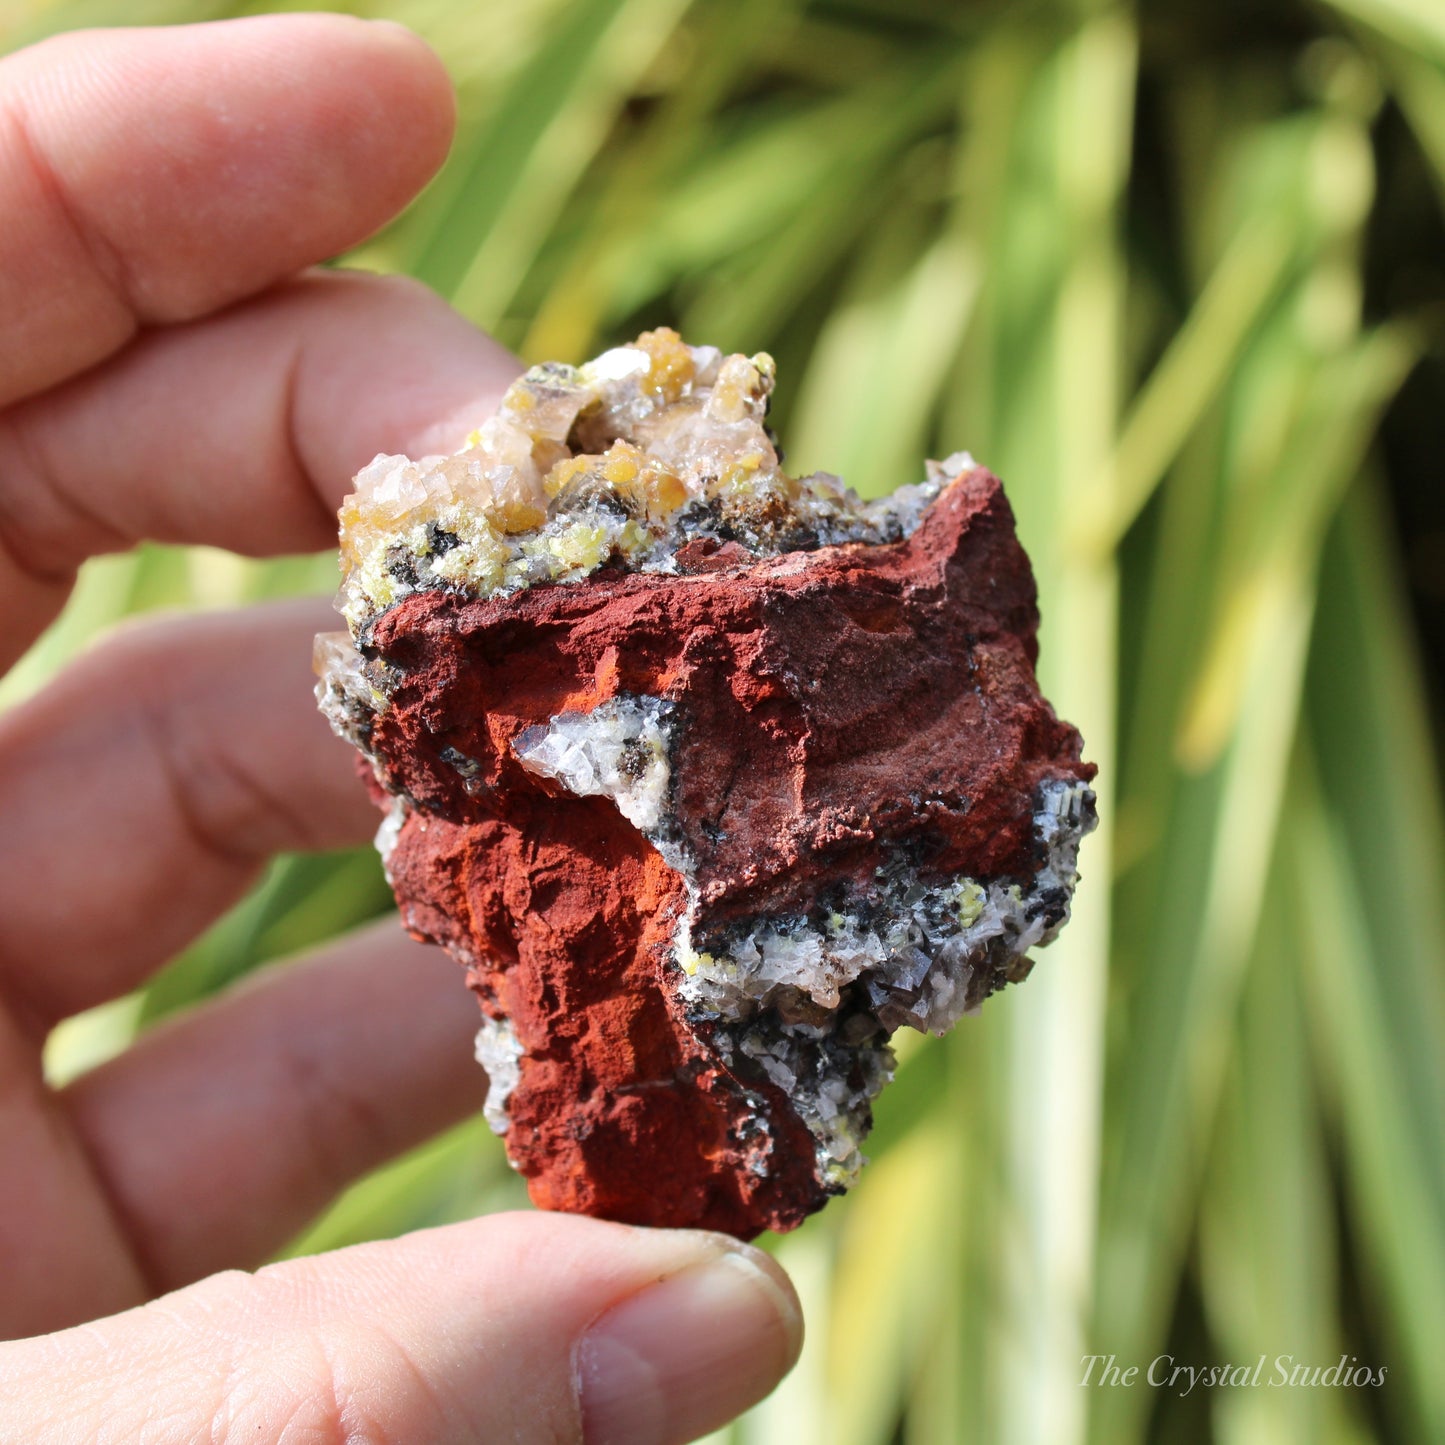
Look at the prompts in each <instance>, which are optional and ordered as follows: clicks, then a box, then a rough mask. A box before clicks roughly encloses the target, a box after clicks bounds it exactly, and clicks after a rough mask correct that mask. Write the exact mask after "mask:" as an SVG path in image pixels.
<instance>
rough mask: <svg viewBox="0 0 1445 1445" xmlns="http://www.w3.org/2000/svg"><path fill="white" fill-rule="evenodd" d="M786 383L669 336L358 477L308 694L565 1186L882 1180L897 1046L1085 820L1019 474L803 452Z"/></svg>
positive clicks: (561, 1196)
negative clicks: (825, 462) (885, 489)
mask: <svg viewBox="0 0 1445 1445" xmlns="http://www.w3.org/2000/svg"><path fill="white" fill-rule="evenodd" d="M772 384H773V365H772V362H771V360H770V359H769V358H768V357H766V356H755V357H744V356H727V357H724V356H723V355H721V354H720V353H719V352H718V351H716V350H714V349H712V348H709V347H689V346H687V345H685V344H684V343H683V342H682V341H681V340H680V339H679V338H678V337H677V336H676V335H675V334H674V333H672V332H669V331H656V332H651V333H647V334H645V335H643V336H641V337H639V338H638V340H637V341H636V342H635V343H634V344H632V345H630V346H624V347H619V348H617V349H615V350H613V351H609V352H606V353H604V354H603V355H602V356H600V357H598V358H597V359H596V360H594V361H592V362H589V363H588V364H586V365H584V366H582V367H577V368H573V367H569V366H561V365H551V364H549V365H545V366H540V367H535V368H533V369H532V370H531V371H529V372H528V373H527V374H526V375H525V376H524V377H522V378H521V379H520V380H519V381H517V382H516V383H515V384H514V385H513V387H512V389H511V390H510V391H509V392H508V394H507V396H506V398H505V400H504V401H503V403H502V406H501V408H500V410H499V412H498V414H497V415H496V417H494V418H493V419H492V420H491V421H489V422H488V423H487V424H486V425H484V426H483V427H482V428H481V429H480V430H479V431H478V432H476V433H474V434H473V436H472V437H471V438H469V439H468V445H467V446H466V447H465V449H464V450H463V451H461V452H460V453H459V454H457V455H456V456H452V457H434V458H426V459H423V460H421V461H410V460H408V459H407V458H405V457H378V458H377V459H376V460H375V461H374V462H372V463H371V465H370V466H368V467H366V468H365V469H364V470H363V471H362V472H361V473H360V474H359V476H358V477H357V481H356V491H355V493H354V494H353V495H352V496H350V497H348V498H347V500H346V502H345V503H344V505H343V507H342V511H341V524H342V531H341V546H342V563H343V572H344V581H343V586H342V594H341V607H342V610H343V612H344V615H345V617H346V619H347V622H348V626H349V630H348V631H347V632H344V633H328V634H325V635H324V636H322V637H321V638H318V640H317V653H316V659H317V671H318V674H319V676H320V682H319V684H318V689H317V692H318V697H319V698H320V700H321V705H322V707H323V709H324V710H325V712H326V713H327V715H328V716H329V717H330V719H331V721H332V723H333V725H334V726H335V727H336V729H337V730H338V731H339V732H340V733H342V734H343V736H345V737H347V738H349V739H350V740H351V741H352V742H353V743H354V744H355V745H356V746H357V747H358V748H359V749H360V751H361V753H362V754H363V755H364V758H365V770H366V774H367V776H368V778H369V780H370V783H371V786H372V788H373V790H374V793H375V795H376V798H377V801H378V802H379V803H380V804H381V805H382V807H383V808H384V809H385V819H384V821H383V823H382V825H381V828H380V830H379V832H378V835H377V846H378V847H379V848H380V850H381V852H382V856H383V858H384V860H385V863H386V868H387V875H388V877H389V878H390V880H391V882H392V885H393V887H394V889H395V891H396V895H397V899H398V902H399V904H400V907H401V910H402V918H403V920H404V922H405V923H406V925H407V927H408V928H409V929H410V930H411V931H412V932H413V933H414V934H415V935H416V936H418V937H420V938H425V939H430V940H433V941H435V942H437V943H440V944H442V945H443V946H445V947H446V948H447V949H448V950H450V952H451V953H452V954H453V955H454V956H455V957H456V958H457V959H458V960H459V961H460V962H461V963H462V964H464V965H465V966H466V969H467V978H468V982H469V984H470V986H471V987H472V989H473V990H474V991H475V992H476V994H477V996H478V999H479V1001H480V1004H481V1009H482V1014H483V1024H482V1028H481V1031H480V1032H479V1034H478V1036H477V1057H478V1059H479V1061H480V1062H481V1063H482V1065H483V1066H484V1067H485V1069H486V1070H487V1075H488V1080H489V1093H488V1097H487V1105H486V1116H487V1119H488V1121H489V1122H490V1124H491V1126H492V1128H493V1129H494V1130H496V1131H497V1132H498V1133H499V1134H502V1135H503V1136H504V1138H505V1140H506V1146H507V1150H508V1154H509V1156H510V1158H511V1160H512V1162H513V1164H514V1165H515V1166H516V1167H517V1168H518V1169H520V1170H521V1171H522V1173H523V1174H524V1175H525V1176H526V1177H527V1179H528V1181H529V1188H530V1191H531V1194H532V1197H533V1199H534V1200H535V1201H536V1202H537V1203H538V1204H540V1205H543V1206H545V1207H548V1208H558V1209H571V1210H580V1211H584V1212H587V1213H592V1214H599V1215H603V1216H606V1217H609V1218H614V1219H621V1220H626V1221H629V1222H634V1223H647V1224H658V1225H691V1226H699V1227H704V1228H715V1229H723V1230H727V1231H729V1232H731V1233H734V1234H737V1235H741V1236H745V1237H746V1236H750V1235H753V1234H755V1233H757V1232H758V1231H760V1230H762V1229H765V1228H773V1229H787V1228H791V1227H793V1226H794V1225H796V1224H798V1223H799V1222H800V1221H801V1220H802V1219H803V1218H804V1217H805V1216H806V1215H807V1214H808V1213H809V1212H811V1211H812V1210H814V1209H816V1208H818V1207H819V1206H820V1205H821V1204H822V1203H824V1202H825V1201H826V1199H827V1198H828V1196H829V1195H831V1194H836V1193H839V1192H841V1191H842V1190H843V1189H845V1188H846V1187H847V1186H848V1185H849V1184H850V1183H851V1182H852V1181H853V1180H854V1179H855V1178H856V1177H857V1173H858V1170H859V1168H860V1167H861V1166H862V1164H863V1162H864V1160H863V1154H862V1147H863V1143H864V1139H865V1137H866V1135H867V1132H868V1129H869V1126H870V1123H871V1111H870V1105H871V1101H872V1100H873V1098H875V1097H876V1095H877V1094H878V1092H879V1090H880V1089H882V1088H883V1086H884V1085H885V1084H886V1083H887V1081H888V1079H889V1077H890V1075H891V1070H892V1063H893V1055H892V1053H891V1050H890V1048H889V1043H888V1040H889V1037H890V1035H891V1034H892V1033H893V1032H894V1031H895V1030H897V1029H899V1028H903V1027H909V1028H914V1029H920V1030H926V1031H931V1032H934V1033H943V1032H944V1031H946V1030H947V1029H949V1028H951V1027H952V1026H953V1025H954V1024H955V1023H956V1022H957V1021H958V1019H959V1018H960V1017H961V1016H962V1015H963V1014H965V1013H971V1012H973V1011H974V1010H976V1009H977V1008H978V1006H979V1005H980V1004H981V1003H982V1001H983V1000H984V999H985V998H986V997H987V996H988V995H989V994H990V993H993V992H994V991H996V990H997V989H999V988H1001V987H1002V986H1003V985H1004V984H1006V983H1008V982H1012V981H1016V980H1018V979H1021V978H1023V977H1024V976H1025V974H1027V972H1028V970H1029V968H1030V966H1031V960H1030V957H1029V950H1030V949H1031V948H1033V947H1035V946H1036V945H1039V944H1043V943H1047V942H1048V941H1049V940H1050V939H1051V938H1052V937H1053V936H1054V934H1055V933H1056V932H1057V931H1058V929H1059V928H1060V927H1061V926H1062V924H1063V923H1064V921H1065V920H1066V919H1067V917H1068V912H1069V901H1070V897H1071V895H1072V892H1073V888H1074V883H1075V879H1076V871H1077V870H1076V863H1077V855H1078V848H1079V842H1080V839H1081V838H1082V837H1083V835H1084V834H1085V833H1087V832H1088V830H1089V829H1090V828H1091V827H1092V826H1093V823H1094V797H1093V793H1092V790H1091V789H1090V788H1089V786H1088V784H1089V782H1090V780H1091V778H1092V777H1093V767H1092V765H1090V764H1087V763H1084V762H1081V761H1080V751H1081V744H1080V739H1079V735H1078V733H1077V732H1076V731H1075V730H1074V729H1073V728H1072V727H1070V726H1068V724H1066V723H1063V722H1061V721H1060V720H1059V719H1058V718H1057V717H1056V716H1055V714H1054V712H1053V710H1052V709H1051V708H1050V707H1049V705H1048V703H1047V702H1046V701H1044V699H1043V698H1042V697H1041V696H1040V694H1039V691H1038V687H1037V684H1036V682H1035V680H1034V672H1033V664H1034V661H1035V657H1036V652H1037V647H1036V642H1035V633H1036V629H1037V625H1038V614H1037V610H1036V607H1035V595H1034V585H1033V578H1032V575H1031V573H1030V570H1029V565H1028V560H1027V558H1026V557H1025V555H1024V553H1023V550H1022V549H1021V547H1020V546H1019V543H1018V541H1017V539H1016V537H1015V535H1014V529H1013V518H1012V515H1011V513H1010V511H1009V507H1008V503H1007V501H1006V500H1005V498H1004V495H1003V491H1002V489H1001V487H1000V485H999V483H998V481H997V479H996V478H994V477H993V476H991V475H990V474H989V473H988V472H987V471H985V470H984V469H983V468H982V467H979V466H977V465H976V464H975V463H974V462H973V460H972V459H971V458H970V457H968V456H966V455H963V454H960V455H957V456H954V457H950V458H949V459H948V460H947V461H946V462H943V463H929V464H928V467H927V475H926V479H925V480H924V481H923V482H922V483H920V484H918V485H914V486H907V487H903V488H901V489H900V490H899V491H898V492H896V493H894V495H893V496H892V497H890V498H887V499H885V500H883V501H880V502H863V501H860V500H859V499H858V498H857V496H856V495H854V493H852V492H851V491H850V490H848V489H847V488H846V487H844V486H843V484H842V483H841V482H840V481H839V480H838V479H837V478H836V477H833V476H830V475H827V474H822V473H819V474H814V475H812V476H808V477H802V478H795V477H791V476H789V475H788V474H787V473H786V472H785V471H784V470H783V468H782V466H781V463H780V460H779V457H778V454H777V450H776V448H775V446H774V443H773V441H772V438H771V436H770V434H769V433H768V430H767V428H766V425H765V416H766V412H767V402H768V396H769V393H770V391H771V389H772Z"/></svg>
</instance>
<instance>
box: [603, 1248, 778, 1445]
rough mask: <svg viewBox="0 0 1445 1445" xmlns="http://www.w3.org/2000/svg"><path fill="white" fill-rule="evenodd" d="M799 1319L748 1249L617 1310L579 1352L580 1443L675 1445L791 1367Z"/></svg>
mask: <svg viewBox="0 0 1445 1445" xmlns="http://www.w3.org/2000/svg"><path fill="white" fill-rule="evenodd" d="M802 1342H803V1320H802V1316H801V1314H800V1313H799V1311H798V1303H797V1298H796V1296H795V1295H794V1294H793V1292H792V1288H791V1287H790V1286H789V1285H788V1283H787V1277H786V1276H785V1275H784V1274H783V1272H782V1271H781V1270H780V1269H779V1268H778V1267H777V1266H776V1265H775V1264H773V1263H772V1262H771V1261H770V1260H769V1259H768V1258H767V1256H766V1255H764V1254H762V1253H761V1252H760V1251H758V1250H755V1249H749V1248H746V1247H745V1246H737V1247H733V1248H728V1249H726V1250H724V1251H723V1252H722V1253H720V1254H718V1255H717V1256H716V1257H715V1258H713V1259H710V1260H708V1261H706V1262H705V1263H703V1264H698V1265H693V1266H691V1267H690V1268H688V1269H684V1270H681V1271H679V1272H678V1273H677V1274H674V1275H671V1276H669V1277H668V1278H667V1279H664V1280H661V1281H660V1282H659V1283H657V1284H654V1285H649V1286H648V1287H647V1288H646V1289H644V1290H642V1291H641V1292H639V1293H638V1294H635V1295H632V1296H631V1297H630V1298H628V1299H626V1300H624V1301H623V1302H622V1303H621V1304H619V1305H615V1306H614V1307H613V1308H612V1309H610V1310H609V1311H608V1312H607V1313H606V1314H605V1315H603V1316H602V1318H601V1319H599V1320H598V1321H597V1322H596V1324H594V1325H593V1326H592V1328H591V1329H590V1330H588V1332H587V1334H586V1335H584V1336H583V1338H582V1342H581V1345H580V1346H579V1347H578V1352H577V1373H578V1377H579V1379H578V1383H579V1386H580V1389H581V1399H582V1424H583V1432H582V1433H583V1438H584V1439H585V1441H586V1442H587V1445H681V1442H683V1441H688V1440H695V1439H697V1437H698V1436H699V1435H705V1434H707V1433H708V1432H709V1431H710V1430H716V1429H717V1428H718V1427H719V1426H721V1425H724V1424H726V1423H727V1422H728V1421H729V1420H731V1419H733V1418H734V1417H735V1416H737V1415H739V1414H741V1413H742V1412H743V1411H744V1410H746V1409H747V1408H748V1406H749V1405H753V1404H756V1403H757V1402H758V1401H759V1400H761V1399H762V1398H763V1396H764V1395H766V1394H767V1393H768V1391H769V1390H771V1389H772V1388H773V1386H774V1385H776V1384H777V1383H778V1381H779V1380H781V1379H782V1378H783V1376H784V1375H786V1374H787V1372H788V1371H789V1370H790V1369H792V1367H793V1362H794V1361H795V1360H796V1359H797V1358H798V1350H799V1349H800V1348H801V1346H802Z"/></svg>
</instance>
